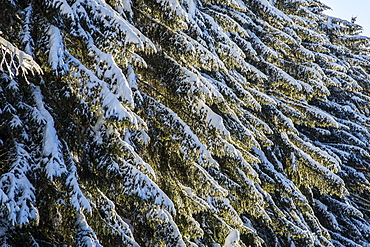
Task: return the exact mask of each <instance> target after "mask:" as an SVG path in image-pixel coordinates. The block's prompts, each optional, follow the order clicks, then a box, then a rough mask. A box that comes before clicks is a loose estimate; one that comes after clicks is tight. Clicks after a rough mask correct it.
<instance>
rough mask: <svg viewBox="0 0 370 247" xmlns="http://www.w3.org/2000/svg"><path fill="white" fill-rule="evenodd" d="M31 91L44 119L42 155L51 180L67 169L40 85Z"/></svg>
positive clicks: (47, 174)
mask: <svg viewBox="0 0 370 247" xmlns="http://www.w3.org/2000/svg"><path fill="white" fill-rule="evenodd" d="M32 93H33V98H34V100H35V103H36V106H37V109H38V111H39V112H40V116H42V117H43V119H44V120H45V127H44V130H43V156H44V162H45V163H46V165H45V172H46V176H47V177H48V178H49V179H50V180H53V178H54V177H60V176H61V175H62V174H64V173H65V172H66V171H67V170H66V167H65V164H64V160H63V155H62V153H61V151H60V142H59V140H58V135H57V132H56V129H55V127H54V119H53V117H52V116H51V115H50V113H49V112H48V111H47V110H46V109H45V106H44V102H43V100H42V98H43V97H42V94H41V90H40V87H38V86H34V88H33V92H32Z"/></svg>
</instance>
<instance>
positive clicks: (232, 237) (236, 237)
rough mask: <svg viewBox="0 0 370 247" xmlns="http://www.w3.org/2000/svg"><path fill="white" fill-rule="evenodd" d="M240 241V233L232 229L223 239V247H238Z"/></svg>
mask: <svg viewBox="0 0 370 247" xmlns="http://www.w3.org/2000/svg"><path fill="white" fill-rule="evenodd" d="M239 241H240V233H239V231H238V230H236V229H233V230H231V231H230V232H229V235H227V237H226V239H225V244H224V245H223V247H236V246H238V242H239Z"/></svg>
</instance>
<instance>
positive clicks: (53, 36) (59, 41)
mask: <svg viewBox="0 0 370 247" xmlns="http://www.w3.org/2000/svg"><path fill="white" fill-rule="evenodd" d="M48 35H49V44H48V46H47V47H48V48H49V60H48V61H49V64H50V66H51V68H52V69H53V70H54V71H56V73H59V72H60V73H62V74H63V73H64V72H66V70H67V68H66V65H65V64H64V47H63V38H62V35H61V33H60V30H59V28H57V27H56V26H53V25H50V27H49V30H48Z"/></svg>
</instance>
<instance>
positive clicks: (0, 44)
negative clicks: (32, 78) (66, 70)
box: [0, 36, 42, 78]
mask: <svg viewBox="0 0 370 247" xmlns="http://www.w3.org/2000/svg"><path fill="white" fill-rule="evenodd" d="M0 51H1V55H2V59H1V61H0V67H1V68H4V66H5V68H6V69H7V72H8V74H9V76H10V78H13V77H14V76H18V75H19V73H20V72H21V73H22V75H23V76H25V75H26V74H27V72H28V71H30V72H31V73H32V74H33V73H34V71H35V72H36V73H39V74H42V70H41V68H40V66H39V65H38V64H37V63H36V62H35V61H34V60H33V58H32V57H31V56H30V55H28V54H26V53H25V52H23V51H21V50H19V49H17V48H16V47H15V46H14V45H12V44H11V43H10V42H9V41H7V40H5V39H4V38H3V37H1V36H0ZM7 54H8V55H9V56H10V57H11V59H10V60H8V59H7V56H6V55H7ZM16 60H17V62H18V63H19V65H17V64H16ZM13 69H14V70H15V72H14V73H13Z"/></svg>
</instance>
